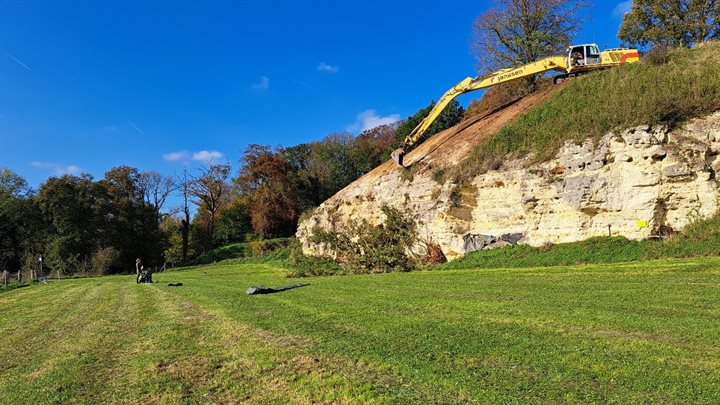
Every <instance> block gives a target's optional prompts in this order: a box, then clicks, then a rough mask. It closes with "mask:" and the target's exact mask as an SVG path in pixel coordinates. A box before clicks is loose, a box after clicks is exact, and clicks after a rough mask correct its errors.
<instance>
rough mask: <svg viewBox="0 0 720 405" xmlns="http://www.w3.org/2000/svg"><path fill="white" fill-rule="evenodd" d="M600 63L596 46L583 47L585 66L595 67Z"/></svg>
mask: <svg viewBox="0 0 720 405" xmlns="http://www.w3.org/2000/svg"><path fill="white" fill-rule="evenodd" d="M598 63H600V50H599V49H598V47H597V45H588V46H586V47H585V64H586V65H597V64H598Z"/></svg>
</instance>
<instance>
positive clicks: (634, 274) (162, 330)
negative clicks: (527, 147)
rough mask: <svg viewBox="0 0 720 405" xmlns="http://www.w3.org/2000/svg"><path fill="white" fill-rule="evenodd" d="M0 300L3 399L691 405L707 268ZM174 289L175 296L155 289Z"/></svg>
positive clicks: (700, 383) (241, 285) (717, 313)
mask: <svg viewBox="0 0 720 405" xmlns="http://www.w3.org/2000/svg"><path fill="white" fill-rule="evenodd" d="M155 278H156V279H157V280H162V281H163V282H162V283H157V284H154V285H136V284H134V283H133V278H132V277H130V276H117V277H102V278H91V279H75V280H63V281H60V282H57V281H53V282H51V283H49V284H48V285H34V286H32V287H28V288H21V289H17V290H13V291H9V292H5V293H0V336H2V346H0V403H3V404H6V403H50V402H53V403H54V402H59V401H63V400H72V401H73V402H80V403H107V402H137V403H147V402H240V401H251V402H266V403H274V402H303V403H306V402H312V401H319V402H330V401H346V402H367V401H375V402H395V403H407V402H419V401H422V402H435V403H452V402H466V401H470V400H476V401H478V402H492V403H497V402H502V403H514V402H526V401H527V400H533V401H543V402H582V403H587V402H617V403H633V402H634V403H637V402H665V403H677V402H696V403H713V402H716V401H717V399H718V398H719V397H720V348H719V347H718V342H719V341H720V288H719V287H720V259H717V258H713V259H695V260H662V261H651V262H645V263H641V264H640V263H632V264H611V265H587V266H572V267H553V268H521V269H493V270H442V271H431V272H415V273H391V274H380V275H359V276H338V277H321V278H309V279H303V280H302V281H304V282H310V283H311V285H310V286H308V287H304V288H300V289H295V290H290V291H286V292H283V293H278V294H272V295H264V296H247V295H245V289H246V288H247V287H249V286H251V285H257V284H265V285H271V286H275V285H283V284H290V283H294V282H296V280H292V279H287V278H284V272H283V270H282V269H279V268H277V267H273V265H272V264H218V265H213V266H205V267H198V268H194V269H192V270H186V271H176V272H168V273H164V274H162V273H161V274H157V275H156V276H155ZM171 281H180V282H183V283H184V284H185V285H184V286H183V287H167V283H168V282H171Z"/></svg>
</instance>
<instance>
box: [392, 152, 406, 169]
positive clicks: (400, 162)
mask: <svg viewBox="0 0 720 405" xmlns="http://www.w3.org/2000/svg"><path fill="white" fill-rule="evenodd" d="M404 156H405V148H397V149H395V150H394V151H393V153H391V154H390V157H392V159H393V160H394V161H395V163H397V165H398V166H400V167H403V157H404Z"/></svg>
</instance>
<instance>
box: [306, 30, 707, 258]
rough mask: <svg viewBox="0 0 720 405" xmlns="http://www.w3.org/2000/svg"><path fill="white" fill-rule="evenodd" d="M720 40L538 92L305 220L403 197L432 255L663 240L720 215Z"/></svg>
mask: <svg viewBox="0 0 720 405" xmlns="http://www.w3.org/2000/svg"><path fill="white" fill-rule="evenodd" d="M719 50H720V46H719V45H718V44H708V45H705V46H703V47H700V48H696V49H692V50H678V51H672V52H671V53H670V54H669V55H661V56H660V57H658V56H657V55H656V56H655V57H654V58H653V59H651V60H648V61H645V62H643V63H640V64H635V65H629V66H623V67H621V68H616V69H611V70H608V71H604V72H599V73H594V74H589V75H586V76H584V77H581V78H579V79H576V80H574V81H571V82H570V83H568V84H567V85H565V86H563V87H560V86H555V87H552V88H550V89H547V90H545V91H543V92H540V93H536V94H532V95H530V96H528V97H526V98H524V99H522V100H520V101H519V102H517V103H515V104H513V105H511V106H509V107H508V108H506V109H504V110H501V111H497V112H495V113H493V114H490V115H489V116H486V117H480V118H477V119H475V120H470V121H466V122H464V123H462V124H460V125H458V126H456V127H454V128H450V129H448V130H446V131H444V132H442V133H439V134H437V135H436V136H435V137H433V138H431V139H430V140H428V141H427V142H425V143H424V144H422V145H420V146H419V147H418V148H417V149H416V150H414V151H413V152H411V153H410V154H409V155H408V156H407V158H406V165H407V166H409V167H408V168H398V167H396V166H394V164H393V163H392V162H386V163H385V164H383V165H381V166H380V167H378V168H376V169H375V170H373V171H372V172H370V173H368V174H367V175H365V176H364V177H362V178H360V179H358V180H357V181H355V182H354V183H352V184H350V185H349V186H348V187H346V188H345V189H343V190H342V191H340V192H339V193H337V194H336V195H335V196H333V197H332V198H330V199H329V200H327V201H325V202H324V203H323V204H322V205H321V206H320V207H319V208H317V209H316V210H315V211H314V212H313V213H312V214H311V215H308V216H307V217H306V218H305V220H304V221H303V222H301V224H300V226H299V229H298V232H297V236H298V238H299V239H300V240H301V241H302V242H303V249H304V251H305V253H307V254H313V255H320V254H330V255H332V253H333V252H330V251H328V249H327V246H325V245H323V244H317V243H312V242H311V241H310V239H311V236H312V235H313V233H314V232H315V230H316V229H319V230H324V231H331V232H344V230H345V229H347V227H348V226H349V225H350V224H351V222H352V221H357V220H366V221H368V222H369V223H372V224H380V223H382V221H383V219H384V216H383V214H382V211H381V210H382V207H383V206H385V205H388V206H392V207H395V208H397V209H398V210H400V211H401V212H403V213H405V214H406V215H408V216H409V217H411V218H412V219H413V220H414V221H415V223H416V224H417V226H418V229H419V233H420V235H421V239H422V240H418V243H417V246H416V247H417V249H418V250H419V251H421V250H422V249H423V247H424V246H425V245H427V244H428V243H429V242H432V243H436V244H438V245H439V247H440V248H441V250H442V252H443V254H444V255H445V256H446V257H447V258H448V259H454V258H456V257H459V256H461V255H463V254H465V253H468V252H472V251H476V250H478V249H482V248H487V247H496V246H504V245H507V244H508V243H516V242H517V243H520V244H528V245H532V246H541V245H544V244H548V243H563V242H573V241H579V240H584V239H587V238H591V237H597V236H608V235H611V236H624V237H627V238H630V239H636V240H639V239H646V238H650V237H653V238H661V237H665V236H668V235H671V234H673V233H674V232H676V231H678V230H680V229H682V228H684V227H685V226H686V225H687V224H689V223H691V222H692V221H693V220H695V219H697V218H705V217H709V216H711V215H712V214H714V213H715V212H716V211H717V207H718V183H717V179H716V175H715V173H716V171H717V169H720V159H718V153H720V114H717V113H715V112H716V111H718V110H720V63H718V62H720V56H718V54H719V53H718V51H719Z"/></svg>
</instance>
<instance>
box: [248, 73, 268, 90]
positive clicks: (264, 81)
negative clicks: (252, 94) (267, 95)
mask: <svg viewBox="0 0 720 405" xmlns="http://www.w3.org/2000/svg"><path fill="white" fill-rule="evenodd" d="M250 88H251V89H253V90H258V91H265V90H267V89H269V88H270V78H269V77H267V76H262V77H260V81H259V82H258V83H253V84H252V85H250Z"/></svg>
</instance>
